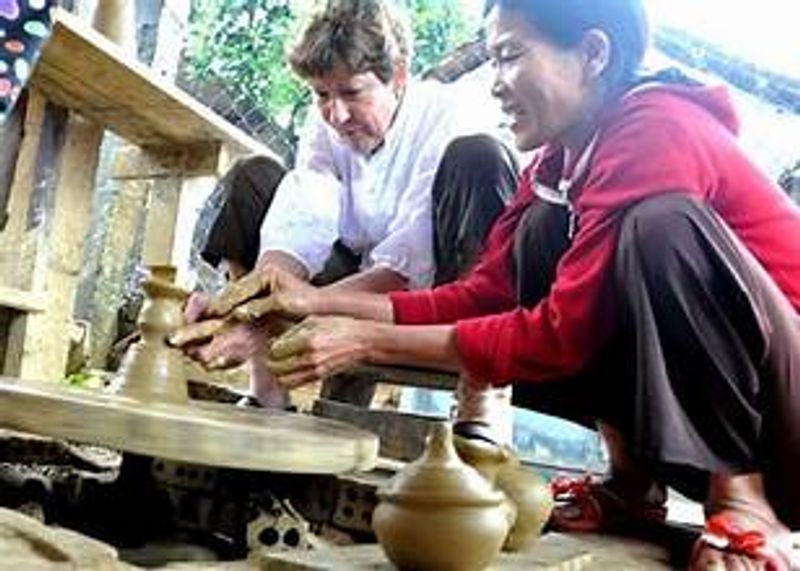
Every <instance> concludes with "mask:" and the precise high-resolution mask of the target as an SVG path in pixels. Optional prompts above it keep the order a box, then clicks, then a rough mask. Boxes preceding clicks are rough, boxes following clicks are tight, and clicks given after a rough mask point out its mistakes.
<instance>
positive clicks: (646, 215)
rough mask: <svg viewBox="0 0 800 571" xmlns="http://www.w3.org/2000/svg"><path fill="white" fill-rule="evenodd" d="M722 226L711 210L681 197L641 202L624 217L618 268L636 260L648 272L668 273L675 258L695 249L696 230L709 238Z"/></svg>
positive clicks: (618, 252) (680, 195) (658, 197)
mask: <svg viewBox="0 0 800 571" xmlns="http://www.w3.org/2000/svg"><path fill="white" fill-rule="evenodd" d="M718 226H719V222H718V221H717V219H716V218H715V216H714V215H713V213H712V212H711V210H710V209H709V207H708V206H706V205H705V204H703V203H702V202H700V201H699V200H697V199H695V198H693V197H690V196H687V195H685V194H681V193H667V194H663V195H659V196H654V197H652V198H648V199H645V200H642V201H640V202H638V203H636V204H634V205H633V206H630V207H629V208H628V209H627V210H626V211H625V212H624V214H623V217H622V222H621V226H620V234H619V242H618V248H617V260H618V264H621V265H622V266H625V265H627V264H628V263H629V262H630V261H631V260H632V259H633V260H637V261H638V262H639V263H640V264H642V265H643V266H644V267H645V268H647V269H648V270H649V271H651V272H652V271H659V269H662V270H665V271H666V270H668V269H669V268H671V267H672V263H673V262H674V260H675V256H676V255H678V256H681V257H682V255H683V254H684V253H685V252H687V251H688V250H687V249H690V248H692V247H693V244H694V243H695V239H696V236H697V234H698V232H697V230H698V229H700V228H704V229H705V230H703V231H700V232H699V233H702V234H708V230H709V229H714V230H712V231H716V229H717V228H718Z"/></svg>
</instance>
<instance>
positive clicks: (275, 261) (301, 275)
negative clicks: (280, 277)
mask: <svg viewBox="0 0 800 571" xmlns="http://www.w3.org/2000/svg"><path fill="white" fill-rule="evenodd" d="M267 266H274V267H277V268H280V269H281V270H283V271H285V272H288V273H290V274H292V275H293V276H294V277H296V278H298V279H301V280H303V281H308V280H309V279H311V276H309V275H308V270H307V269H306V267H305V266H304V265H303V264H302V263H301V262H300V260H298V259H297V258H295V257H294V256H292V255H291V254H287V253H286V252H281V251H279V250H267V251H266V252H264V253H263V254H261V257H260V258H259V259H258V262H256V268H257V269H259V270H263V269H264V268H266V267H267Z"/></svg>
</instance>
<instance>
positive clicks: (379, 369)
mask: <svg viewBox="0 0 800 571" xmlns="http://www.w3.org/2000/svg"><path fill="white" fill-rule="evenodd" d="M356 372H358V373H359V374H364V375H372V376H374V377H375V380H376V381H377V382H379V383H386V384H392V385H403V386H407V387H422V388H426V389H438V390H446V391H452V390H455V388H456V385H457V384H458V375H456V374H455V373H446V372H444V371H435V370H433V369H416V368H413V367H392V366H386V365H381V366H376V365H363V366H361V367H359V368H358V369H356Z"/></svg>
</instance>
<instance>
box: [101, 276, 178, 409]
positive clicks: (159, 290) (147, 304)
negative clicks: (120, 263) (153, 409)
mask: <svg viewBox="0 0 800 571" xmlns="http://www.w3.org/2000/svg"><path fill="white" fill-rule="evenodd" d="M148 269H149V271H150V277H149V278H148V279H147V280H145V282H144V284H142V289H143V290H144V293H145V300H144V304H143V305H142V310H141V312H140V313H139V318H138V320H137V325H138V326H139V332H140V334H141V339H140V340H139V341H138V342H136V343H135V344H134V345H133V346H132V347H131V348H130V349H129V350H128V353H127V354H126V355H125V357H124V359H123V361H122V364H121V365H120V370H119V373H118V376H117V379H116V382H115V384H116V385H117V387H118V388H117V392H119V393H121V394H124V395H127V396H131V397H133V398H136V399H139V400H157V401H159V402H177V403H180V402H186V401H187V400H188V398H189V396H188V389H187V384H186V377H185V374H184V370H183V355H182V353H181V352H180V350H178V349H175V348H174V347H171V346H169V345H168V344H167V342H166V338H167V336H168V335H169V334H170V333H172V332H173V331H175V330H176V329H177V328H178V327H180V326H181V325H183V302H184V301H185V299H186V296H187V293H186V291H184V290H183V289H181V288H179V287H178V286H176V285H175V284H174V280H175V269H174V268H172V267H171V266H151V267H149V268H148Z"/></svg>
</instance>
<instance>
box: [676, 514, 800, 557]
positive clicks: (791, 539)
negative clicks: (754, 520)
mask: <svg viewBox="0 0 800 571" xmlns="http://www.w3.org/2000/svg"><path fill="white" fill-rule="evenodd" d="M786 537H787V539H786V540H783V539H781V540H779V541H770V540H769V539H767V537H766V535H765V534H764V532H762V531H757V530H753V529H745V528H744V527H742V526H741V525H740V524H739V523H738V522H736V521H735V520H734V519H733V518H732V517H731V516H730V515H729V514H727V513H724V512H723V513H719V514H716V515H713V516H710V517H709V518H708V519H707V520H706V525H705V531H704V532H703V533H702V535H700V537H699V538H698V540H697V541H696V542H695V545H694V548H693V549H692V555H691V559H690V561H691V563H690V565H689V568H690V569H695V566H696V564H697V563H698V559H700V555H701V553H702V551H703V550H704V549H714V550H717V551H720V552H724V553H729V554H733V555H741V556H744V557H747V558H749V559H753V560H755V561H758V562H759V563H763V565H764V569H765V571H796V570H798V569H800V534H797V533H794V534H787V536H786ZM707 568H711V569H713V568H715V567H714V566H712V565H709V566H708V567H707Z"/></svg>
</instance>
